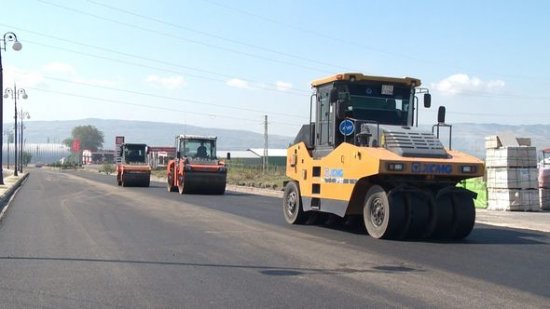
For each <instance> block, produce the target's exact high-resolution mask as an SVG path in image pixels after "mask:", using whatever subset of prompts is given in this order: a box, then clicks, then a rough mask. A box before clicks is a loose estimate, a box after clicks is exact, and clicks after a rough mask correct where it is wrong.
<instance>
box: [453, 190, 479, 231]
mask: <svg viewBox="0 0 550 309" xmlns="http://www.w3.org/2000/svg"><path fill="white" fill-rule="evenodd" d="M453 212H454V221H453V233H452V235H451V237H452V239H454V240H460V239H464V238H466V236H468V235H470V233H471V232H472V230H473V228H474V225H475V221H476V210H475V205H474V199H473V196H472V194H471V193H469V192H467V191H463V192H456V193H454V194H453Z"/></svg>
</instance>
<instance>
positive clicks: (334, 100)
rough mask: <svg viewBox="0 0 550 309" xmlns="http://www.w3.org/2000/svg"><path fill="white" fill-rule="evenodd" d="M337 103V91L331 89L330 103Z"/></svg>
mask: <svg viewBox="0 0 550 309" xmlns="http://www.w3.org/2000/svg"><path fill="white" fill-rule="evenodd" d="M336 101H338V90H336V88H332V89H331V90H330V103H332V102H336Z"/></svg>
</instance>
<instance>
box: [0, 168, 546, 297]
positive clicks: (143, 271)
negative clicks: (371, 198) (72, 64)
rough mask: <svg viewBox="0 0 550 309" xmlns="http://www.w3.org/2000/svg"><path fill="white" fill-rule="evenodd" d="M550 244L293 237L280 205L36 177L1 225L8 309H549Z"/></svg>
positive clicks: (516, 235)
mask: <svg viewBox="0 0 550 309" xmlns="http://www.w3.org/2000/svg"><path fill="white" fill-rule="evenodd" d="M549 244H550V234H548V233H539V232H533V231H526V230H513V229H507V228H500V227H491V226H483V225H476V227H475V229H474V231H473V232H472V234H471V235H470V236H469V237H468V238H467V239H466V240H465V241H462V242H458V243H445V242H431V241H381V240H374V239H372V238H370V237H369V236H368V235H366V234H365V232H364V231H363V230H362V229H361V228H358V227H353V226H343V227H327V226H320V225H304V226H289V225H287V224H286V223H285V222H284V219H283V216H282V213H281V200H280V199H279V198H272V197H265V196H256V195H249V194H243V193H237V192H227V194H226V195H223V196H205V195H184V196H181V195H179V194H178V193H169V192H167V191H166V188H165V186H164V184H162V183H155V182H152V186H151V187H149V188H121V187H117V186H116V185H115V180H114V176H112V175H111V176H107V175H101V174H92V173H87V172H66V173H61V172H57V171H50V170H40V169H37V170H33V171H32V173H31V175H30V176H29V178H28V180H27V181H26V183H25V184H23V186H22V188H21V189H20V191H19V192H18V193H17V195H16V197H15V198H14V200H13V201H12V203H11V205H10V208H9V210H8V211H7V215H6V216H5V217H4V218H3V219H2V222H1V223H0V278H1V280H0V307H9V308H29V307H40V308H44V307H45V308H76V307H78V308H136V307H138V308H142V307H147V308H150V307H156V308H174V307H180V308H208V307H212V308H220V307H224V308H265V307H285V308H286V307H300V308H310V307H329V308H357V307H367V306H368V307H445V308H464V307H469V308H472V307H476V308H481V307H483V308H486V307H499V308H502V307H508V308H519V307H521V308H528V307H532V308H536V307H548V306H549V305H548V304H549V303H550V280H549V279H548V278H550V267H548V265H549V264H550V247H549Z"/></svg>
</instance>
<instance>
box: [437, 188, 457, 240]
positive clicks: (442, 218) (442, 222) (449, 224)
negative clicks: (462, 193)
mask: <svg viewBox="0 0 550 309" xmlns="http://www.w3.org/2000/svg"><path fill="white" fill-rule="evenodd" d="M434 210H435V212H434V215H435V224H434V229H433V232H432V237H433V238H439V239H448V238H451V235H452V234H453V216H454V215H453V202H452V196H451V195H450V194H449V193H447V194H438V196H437V198H436V200H435V208H434Z"/></svg>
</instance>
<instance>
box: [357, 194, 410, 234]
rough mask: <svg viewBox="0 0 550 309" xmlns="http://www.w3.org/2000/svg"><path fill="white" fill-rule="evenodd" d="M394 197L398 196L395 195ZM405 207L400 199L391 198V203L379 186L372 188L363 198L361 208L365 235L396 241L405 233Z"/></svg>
mask: <svg viewBox="0 0 550 309" xmlns="http://www.w3.org/2000/svg"><path fill="white" fill-rule="evenodd" d="M395 196H399V194H396V195H395ZM405 217H406V216H405V207H404V205H403V203H402V199H400V198H399V197H398V198H393V199H392V203H391V204H390V201H389V199H388V195H387V194H386V191H384V189H383V188H382V187H381V186H379V185H374V186H372V187H371V188H370V189H369V190H368V191H367V194H366V196H365V203H364V206H363V221H364V224H365V228H366V229H367V233H369V235H370V236H371V237H373V238H376V239H380V238H384V239H398V238H401V236H402V235H404V233H406V231H404V230H403V229H404V227H405V222H406V221H405Z"/></svg>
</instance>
